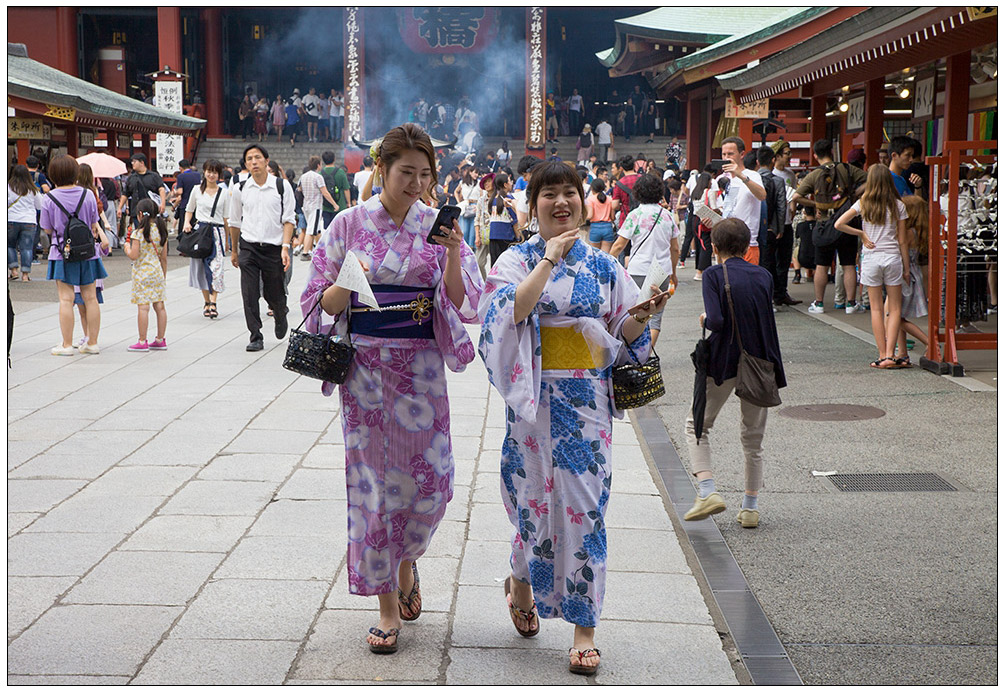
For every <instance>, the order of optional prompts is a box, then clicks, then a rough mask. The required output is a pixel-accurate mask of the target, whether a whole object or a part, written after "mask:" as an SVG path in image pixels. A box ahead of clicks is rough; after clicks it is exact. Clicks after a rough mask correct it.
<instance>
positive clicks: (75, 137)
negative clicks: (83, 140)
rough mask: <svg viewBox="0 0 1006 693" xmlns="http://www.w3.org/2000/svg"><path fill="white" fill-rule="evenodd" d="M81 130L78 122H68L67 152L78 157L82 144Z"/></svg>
mask: <svg viewBox="0 0 1006 693" xmlns="http://www.w3.org/2000/svg"><path fill="white" fill-rule="evenodd" d="M79 133H80V130H79V129H78V128H77V124H76V123H67V124H66V153H67V154H69V155H70V156H72V157H76V156H77V154H78V152H79V149H78V147H79V145H80V134H79Z"/></svg>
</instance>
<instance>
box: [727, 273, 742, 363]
mask: <svg viewBox="0 0 1006 693" xmlns="http://www.w3.org/2000/svg"><path fill="white" fill-rule="evenodd" d="M723 284H724V287H725V288H726V290H727V305H728V306H729V307H730V322H732V323H733V325H734V336H735V337H737V346H739V347H740V349H741V351H744V344H743V343H742V342H741V331H740V329H739V328H738V327H737V313H736V312H734V300H733V297H732V296H731V295H730V277H729V276H728V275H727V263H726V261H725V260H724V262H723Z"/></svg>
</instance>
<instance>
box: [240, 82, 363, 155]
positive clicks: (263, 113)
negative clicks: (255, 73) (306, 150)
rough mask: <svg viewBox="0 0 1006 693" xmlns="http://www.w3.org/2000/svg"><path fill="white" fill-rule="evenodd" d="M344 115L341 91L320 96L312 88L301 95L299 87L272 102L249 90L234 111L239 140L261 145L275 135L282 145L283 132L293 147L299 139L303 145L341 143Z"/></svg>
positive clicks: (334, 90) (332, 91)
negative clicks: (305, 143) (238, 129)
mask: <svg viewBox="0 0 1006 693" xmlns="http://www.w3.org/2000/svg"><path fill="white" fill-rule="evenodd" d="M345 113H346V104H345V97H344V96H343V93H342V91H341V90H339V89H330V90H329V91H328V92H327V93H326V92H325V91H324V90H322V91H321V93H319V92H318V91H317V90H316V89H315V87H311V88H310V89H308V91H307V94H304V95H303V96H302V95H301V93H300V89H299V88H298V89H294V90H293V93H292V94H291V95H290V96H289V97H286V98H284V97H283V95H282V94H277V95H276V98H275V99H274V100H273V101H272V103H270V102H269V99H268V97H266V96H259V95H257V94H255V93H254V91H252V89H251V88H250V87H249V88H247V89H246V90H245V95H244V98H243V99H242V100H241V103H240V104H238V110H237V116H238V125H239V127H240V130H241V132H240V134H241V137H242V139H245V140H247V139H249V138H252V139H255V140H256V141H258V142H264V141H265V140H266V139H267V138H269V137H271V136H272V135H274V134H275V135H276V141H277V142H282V141H283V138H284V132H285V133H286V138H287V139H289V141H290V145H291V146H294V145H296V143H297V138H298V137H301V136H303V138H302V140H301V141H304V142H340V141H341V140H342V131H343V125H344V123H345Z"/></svg>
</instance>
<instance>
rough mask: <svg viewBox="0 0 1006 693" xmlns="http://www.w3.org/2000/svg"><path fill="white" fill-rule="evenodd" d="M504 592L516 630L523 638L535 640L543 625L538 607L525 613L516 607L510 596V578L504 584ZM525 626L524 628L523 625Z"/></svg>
mask: <svg viewBox="0 0 1006 693" xmlns="http://www.w3.org/2000/svg"><path fill="white" fill-rule="evenodd" d="M503 591H504V592H505V593H506V605H507V607H509V609H510V620H511V621H513V626H514V628H516V629H517V632H518V633H520V635H521V636H522V637H525V638H533V637H534V636H536V635H538V630H539V629H540V628H541V624H540V623H539V619H538V607H537V606H532V607H531V610H530V611H524V609H521V608H520V607H519V606H515V605H514V603H513V598H512V597H511V596H510V578H507V579H506V581H505V582H504V583H503ZM532 622H533V623H534V626H533V627H532V625H531V624H532ZM522 624H523V626H524V627H523V628H522V627H521V625H522Z"/></svg>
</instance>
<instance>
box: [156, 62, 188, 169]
mask: <svg viewBox="0 0 1006 693" xmlns="http://www.w3.org/2000/svg"><path fill="white" fill-rule="evenodd" d="M154 104H155V105H156V106H157V107H158V108H163V109H164V110H166V111H171V112H172V113H177V114H179V115H181V113H182V83H181V82H175V81H158V82H154ZM183 158H185V155H184V138H183V137H182V136H181V135H166V134H164V133H162V132H159V133H157V151H156V153H155V160H156V162H157V163H156V166H155V168H156V169H157V172H158V173H160V174H161V175H168V174H171V173H174V172H175V171H177V170H178V161H179V160H180V159H183Z"/></svg>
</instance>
